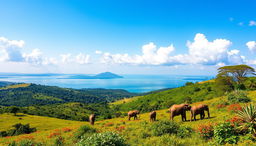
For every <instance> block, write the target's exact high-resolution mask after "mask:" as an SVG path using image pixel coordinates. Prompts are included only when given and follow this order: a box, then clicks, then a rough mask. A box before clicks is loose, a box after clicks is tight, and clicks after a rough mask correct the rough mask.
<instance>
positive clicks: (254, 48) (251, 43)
mask: <svg viewBox="0 0 256 146" xmlns="http://www.w3.org/2000/svg"><path fill="white" fill-rule="evenodd" d="M246 46H247V47H248V48H249V50H250V51H256V41H249V42H247V43H246Z"/></svg>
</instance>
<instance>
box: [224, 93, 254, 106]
mask: <svg viewBox="0 0 256 146" xmlns="http://www.w3.org/2000/svg"><path fill="white" fill-rule="evenodd" d="M228 101H229V103H231V104H234V103H241V102H242V103H247V102H250V101H251V99H250V98H249V97H247V94H246V92H244V91H240V90H235V91H233V92H231V93H229V94H228Z"/></svg>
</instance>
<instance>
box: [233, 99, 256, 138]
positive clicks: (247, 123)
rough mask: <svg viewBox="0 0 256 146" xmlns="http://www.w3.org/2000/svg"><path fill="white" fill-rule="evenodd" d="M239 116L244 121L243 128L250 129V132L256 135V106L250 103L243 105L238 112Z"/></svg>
mask: <svg viewBox="0 0 256 146" xmlns="http://www.w3.org/2000/svg"><path fill="white" fill-rule="evenodd" d="M237 116H238V117H239V118H241V119H242V120H243V121H244V124H243V125H242V127H241V128H242V130H248V131H249V132H250V133H252V134H254V135H256V123H255V121H256V106H254V105H252V104H250V105H248V106H246V107H243V108H242V110H241V111H238V112H237Z"/></svg>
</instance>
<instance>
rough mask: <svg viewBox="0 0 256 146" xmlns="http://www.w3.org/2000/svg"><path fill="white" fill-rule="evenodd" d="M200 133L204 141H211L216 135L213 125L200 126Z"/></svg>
mask: <svg viewBox="0 0 256 146" xmlns="http://www.w3.org/2000/svg"><path fill="white" fill-rule="evenodd" d="M198 133H199V134H200V136H201V137H202V138H203V139H211V138H212V137H213V135H214V131H213V125H211V124H203V125H199V127H198Z"/></svg>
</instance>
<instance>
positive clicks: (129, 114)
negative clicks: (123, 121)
mask: <svg viewBox="0 0 256 146" xmlns="http://www.w3.org/2000/svg"><path fill="white" fill-rule="evenodd" d="M138 114H140V111H138V110H134V111H129V112H128V119H129V121H130V119H131V117H134V120H135V119H138V117H137V115H138Z"/></svg>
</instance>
